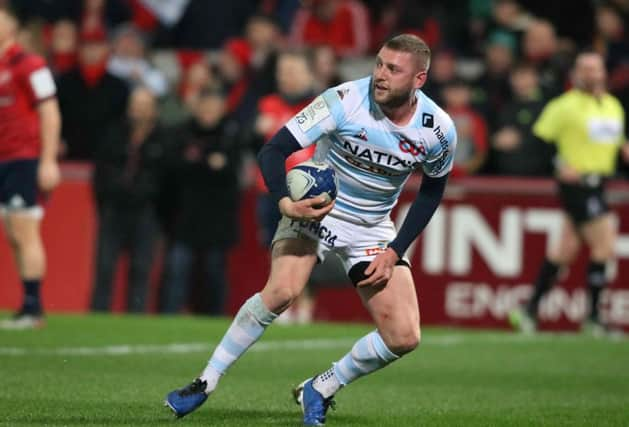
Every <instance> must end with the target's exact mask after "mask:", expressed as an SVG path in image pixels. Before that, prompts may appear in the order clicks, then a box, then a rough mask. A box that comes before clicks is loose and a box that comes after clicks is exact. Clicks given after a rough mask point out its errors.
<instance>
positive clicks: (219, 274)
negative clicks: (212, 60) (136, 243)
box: [160, 91, 240, 316]
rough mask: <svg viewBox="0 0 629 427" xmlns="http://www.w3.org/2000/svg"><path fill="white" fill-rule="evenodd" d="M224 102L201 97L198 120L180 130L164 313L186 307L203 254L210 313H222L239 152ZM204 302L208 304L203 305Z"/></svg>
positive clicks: (234, 232)
mask: <svg viewBox="0 0 629 427" xmlns="http://www.w3.org/2000/svg"><path fill="white" fill-rule="evenodd" d="M226 112H227V105H226V99H225V97H224V96H223V95H222V94H220V93H219V92H216V91H210V92H208V91H206V92H203V93H202V94H201V96H200V97H199V100H198V102H197V105H196V108H195V110H194V117H193V118H192V119H191V120H190V121H188V122H187V123H185V124H184V125H182V126H181V128H180V129H178V130H177V133H176V135H177V140H176V142H175V146H174V147H173V148H172V153H171V157H172V160H173V163H172V165H171V168H170V172H169V175H168V179H169V180H170V181H174V183H175V184H174V186H173V187H174V188H173V189H172V190H173V192H172V195H171V204H172V205H173V206H172V209H173V210H174V217H175V218H174V224H173V227H172V229H173V235H172V236H171V246H170V249H169V251H168V255H167V259H166V270H165V280H164V286H163V288H162V292H161V297H160V311H162V312H164V313H177V312H179V311H180V310H181V309H182V308H183V307H184V306H185V304H186V300H187V298H188V295H189V289H190V282H191V279H192V270H193V261H194V259H195V256H196V255H203V257H202V259H203V267H204V268H203V270H204V277H205V279H204V282H205V289H204V290H205V291H206V292H207V293H208V294H209V298H208V301H207V304H205V305H206V306H207V307H206V308H205V309H204V311H206V312H207V313H208V314H210V315H214V316H219V315H223V314H224V309H225V297H226V293H227V289H228V283H227V278H226V268H227V255H228V253H229V248H230V247H231V246H232V245H233V244H234V243H235V242H236V241H237V240H238V223H239V214H238V212H239V200H240V191H239V181H238V180H239V172H240V147H239V146H238V138H237V133H238V131H239V129H238V125H237V124H236V122H234V121H233V120H232V119H230V118H229V117H228V116H227V115H226ZM204 302H205V301H204Z"/></svg>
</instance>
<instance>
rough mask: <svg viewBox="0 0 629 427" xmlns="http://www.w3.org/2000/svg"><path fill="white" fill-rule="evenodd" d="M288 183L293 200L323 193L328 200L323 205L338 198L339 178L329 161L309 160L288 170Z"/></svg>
mask: <svg viewBox="0 0 629 427" xmlns="http://www.w3.org/2000/svg"><path fill="white" fill-rule="evenodd" d="M286 185H287V186H288V193H289V195H290V198H291V199H292V200H293V201H295V202H296V201H298V200H304V199H310V198H313V197H318V196H320V195H323V196H324V197H325V198H326V201H325V203H323V205H322V206H325V205H327V204H328V203H330V202H331V201H332V200H334V199H336V194H337V189H338V178H337V176H336V173H335V172H334V169H333V168H332V167H331V166H329V165H328V164H327V163H318V162H314V161H312V160H307V161H305V162H302V163H299V164H297V165H296V166H294V167H293V168H292V169H291V170H289V171H288V173H287V174H286Z"/></svg>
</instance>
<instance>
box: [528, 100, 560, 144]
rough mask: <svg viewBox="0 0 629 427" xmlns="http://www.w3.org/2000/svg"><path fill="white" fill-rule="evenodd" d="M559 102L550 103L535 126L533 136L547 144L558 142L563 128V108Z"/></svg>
mask: <svg viewBox="0 0 629 427" xmlns="http://www.w3.org/2000/svg"><path fill="white" fill-rule="evenodd" d="M558 101H559V100H554V101H551V102H549V103H548V104H547V105H546V107H544V109H543V110H542V112H541V114H540V115H539V117H538V118H537V120H536V121H535V123H534V124H533V134H534V135H535V136H537V137H538V138H540V139H543V140H544V141H546V142H554V141H556V140H557V138H558V136H559V133H560V131H561V127H562V120H563V116H562V113H561V111H562V108H561V104H560V103H559V102H558Z"/></svg>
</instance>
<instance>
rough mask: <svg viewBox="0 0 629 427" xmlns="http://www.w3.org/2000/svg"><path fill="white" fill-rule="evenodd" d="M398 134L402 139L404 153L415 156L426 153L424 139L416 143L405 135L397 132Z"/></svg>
mask: <svg viewBox="0 0 629 427" xmlns="http://www.w3.org/2000/svg"><path fill="white" fill-rule="evenodd" d="M396 136H397V138H398V140H399V141H400V143H399V147H400V151H401V152H402V153H410V154H411V155H413V156H418V155H419V154H421V155H423V156H425V155H426V147H424V144H423V143H422V141H419V143H415V142H412V141H409V140H408V139H407V138H406V137H405V136H404V135H400V134H396Z"/></svg>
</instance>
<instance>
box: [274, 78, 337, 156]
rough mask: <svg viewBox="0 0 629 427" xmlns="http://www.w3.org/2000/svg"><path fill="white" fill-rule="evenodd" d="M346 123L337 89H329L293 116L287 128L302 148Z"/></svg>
mask: <svg viewBox="0 0 629 427" xmlns="http://www.w3.org/2000/svg"><path fill="white" fill-rule="evenodd" d="M344 121H345V113H344V109H343V105H342V104H341V99H340V97H339V94H338V92H337V91H336V90H335V89H328V90H326V91H325V92H323V93H322V94H321V95H319V96H317V97H316V98H315V99H314V100H313V101H312V102H311V103H310V104H308V106H306V108H304V109H303V110H301V111H300V112H299V113H297V114H296V115H295V116H293V118H292V119H290V120H289V121H288V123H287V124H286V127H287V128H288V130H289V131H290V133H291V134H292V135H293V136H294V137H295V139H296V140H297V141H298V142H299V144H300V145H301V146H302V147H307V146H309V145H312V144H314V143H315V142H317V141H318V140H319V139H321V137H323V136H324V135H327V134H329V133H331V132H333V131H334V130H336V129H338V128H339V127H340V126H341V125H342V124H343V122H344Z"/></svg>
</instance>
